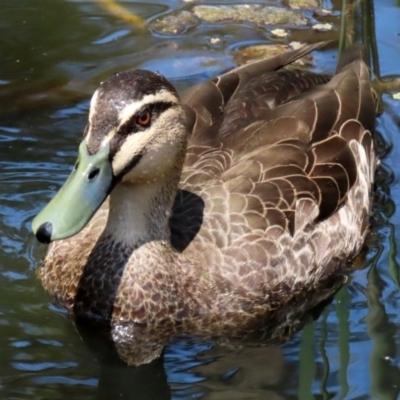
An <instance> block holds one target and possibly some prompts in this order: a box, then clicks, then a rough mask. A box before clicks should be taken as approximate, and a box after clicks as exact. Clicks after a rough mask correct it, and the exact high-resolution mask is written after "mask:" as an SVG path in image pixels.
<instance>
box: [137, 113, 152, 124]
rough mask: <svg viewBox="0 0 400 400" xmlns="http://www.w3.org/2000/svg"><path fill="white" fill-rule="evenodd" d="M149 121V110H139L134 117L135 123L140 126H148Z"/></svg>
mask: <svg viewBox="0 0 400 400" xmlns="http://www.w3.org/2000/svg"><path fill="white" fill-rule="evenodd" d="M150 121H151V114H150V111H149V110H144V111H141V112H140V113H139V114H138V115H137V117H136V123H137V124H138V125H140V126H145V127H146V126H149V125H150Z"/></svg>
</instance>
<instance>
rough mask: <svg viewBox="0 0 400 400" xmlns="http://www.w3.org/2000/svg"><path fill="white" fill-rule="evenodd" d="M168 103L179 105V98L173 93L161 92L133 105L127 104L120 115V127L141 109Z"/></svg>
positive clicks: (145, 97)
mask: <svg viewBox="0 0 400 400" xmlns="http://www.w3.org/2000/svg"><path fill="white" fill-rule="evenodd" d="M158 102H166V103H174V104H178V102H179V100H178V98H177V97H176V96H175V95H174V94H173V93H171V92H168V91H167V90H160V91H159V92H157V93H156V94H148V95H147V96H144V97H143V99H142V100H140V101H134V102H133V103H129V104H127V105H126V106H125V107H124V108H123V109H122V110H121V111H120V113H119V114H118V118H119V122H120V124H119V126H121V125H123V124H124V123H125V122H127V121H129V120H130V119H131V118H132V116H133V115H135V113H137V112H138V111H139V110H140V109H141V108H143V107H144V106H146V105H148V104H152V103H158Z"/></svg>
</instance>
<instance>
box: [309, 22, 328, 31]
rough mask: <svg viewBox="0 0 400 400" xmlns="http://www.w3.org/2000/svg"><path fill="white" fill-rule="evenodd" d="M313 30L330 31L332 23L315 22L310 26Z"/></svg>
mask: <svg viewBox="0 0 400 400" xmlns="http://www.w3.org/2000/svg"><path fill="white" fill-rule="evenodd" d="M312 28H313V29H314V30H315V31H331V30H332V28H333V25H332V24H329V23H326V24H315V25H313V27H312Z"/></svg>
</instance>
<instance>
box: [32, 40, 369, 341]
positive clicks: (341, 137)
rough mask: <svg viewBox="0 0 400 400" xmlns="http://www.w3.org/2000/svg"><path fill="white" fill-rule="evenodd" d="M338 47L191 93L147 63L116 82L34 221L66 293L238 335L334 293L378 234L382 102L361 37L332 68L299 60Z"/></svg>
mask: <svg viewBox="0 0 400 400" xmlns="http://www.w3.org/2000/svg"><path fill="white" fill-rule="evenodd" d="M324 45H325V43H316V44H311V45H305V46H303V47H301V48H299V49H296V50H291V51H287V52H285V53H283V54H280V55H277V56H274V57H271V58H268V59H264V60H260V61H256V62H253V63H249V64H246V65H243V66H239V67H237V68H235V69H233V70H231V71H228V72H226V73H224V74H222V75H220V76H217V77H215V78H213V79H211V80H209V81H206V82H203V83H200V84H198V85H196V86H193V87H191V88H189V89H187V90H186V91H184V92H183V93H180V94H178V92H177V91H176V89H175V88H174V86H173V85H172V84H171V83H170V82H169V81H168V80H167V79H166V78H165V77H164V76H162V75H161V74H159V73H157V72H151V71H148V70H141V69H133V70H128V71H125V72H120V73H116V74H114V75H113V76H112V77H110V78H109V79H108V80H106V81H104V82H102V83H101V84H100V86H99V88H98V89H97V90H96V91H95V92H94V94H93V97H92V98H91V101H90V108H89V115H88V123H87V126H86V128H85V130H84V136H83V140H82V142H81V144H80V146H79V152H78V158H77V161H76V163H75V166H74V167H73V170H72V172H71V175H70V176H69V178H68V179H67V181H66V183H65V184H64V185H63V186H62V187H61V189H60V190H59V192H58V193H57V194H56V195H55V197H54V198H53V199H52V200H51V201H50V202H49V204H48V205H47V206H46V207H45V208H44V209H43V210H42V211H41V212H40V213H39V214H38V215H37V216H36V217H35V219H34V221H33V224H32V229H33V233H34V234H35V236H36V238H37V239H38V240H39V241H40V242H42V243H46V244H48V243H50V246H49V248H48V251H47V254H46V256H45V260H44V263H43V266H42V267H41V269H40V272H39V274H40V279H41V281H42V283H43V286H44V288H45V290H46V292H47V293H48V294H49V296H50V298H51V299H52V301H54V302H55V303H56V304H58V305H60V306H62V307H64V308H66V309H67V310H68V312H69V313H70V314H71V315H74V316H81V317H82V318H88V319H91V318H93V319H98V320H104V321H107V323H109V324H111V325H112V326H120V327H121V326H125V327H127V326H129V327H131V330H130V332H135V329H136V331H138V330H142V331H143V330H146V332H148V333H149V332H153V333H154V332H160V331H163V332H169V333H170V334H171V335H172V334H176V333H199V332H207V333H208V334H210V335H218V334H228V333H229V332H235V334H238V335H239V334H240V333H241V332H250V331H251V330H254V329H256V327H257V326H258V324H259V323H260V321H263V323H264V324H267V325H268V321H270V320H272V319H274V318H280V320H281V321H283V320H286V319H288V318H289V315H291V313H292V314H293V315H294V316H295V317H294V318H297V316H298V315H299V314H298V312H301V311H304V310H305V309H307V308H311V307H314V306H315V305H316V303H319V302H321V301H323V300H324V299H327V298H328V297H329V296H331V295H332V291H334V290H337V288H338V285H337V284H336V283H335V282H338V281H340V284H343V282H344V280H345V279H346V276H347V274H348V273H349V270H350V269H351V268H350V266H351V262H352V260H353V259H354V258H355V257H356V256H357V254H358V253H359V252H360V250H361V249H362V247H363V244H364V241H365V239H366V237H367V235H368V233H369V230H370V216H371V206H372V194H373V183H374V172H375V168H376V165H377V156H376V153H375V150H374V139H373V138H374V130H375V119H376V103H377V100H376V96H375V95H374V91H373V89H372V87H371V81H370V73H369V69H368V67H367V65H366V61H365V57H364V52H363V49H362V47H361V46H360V45H351V46H349V47H348V48H347V49H345V51H344V52H343V54H342V55H341V56H340V58H339V61H338V64H337V69H336V71H335V73H334V74H333V75H329V74H322V73H316V72H312V71H308V70H304V69H299V68H296V67H294V65H293V64H294V63H295V61H296V60H298V59H300V58H301V57H303V56H305V55H307V54H309V53H311V52H312V51H314V50H317V49H319V48H321V47H322V46H324ZM339 286H340V285H339ZM296 306H297V311H296V312H295V311H293V309H294V308H296ZM296 313H297V314H296Z"/></svg>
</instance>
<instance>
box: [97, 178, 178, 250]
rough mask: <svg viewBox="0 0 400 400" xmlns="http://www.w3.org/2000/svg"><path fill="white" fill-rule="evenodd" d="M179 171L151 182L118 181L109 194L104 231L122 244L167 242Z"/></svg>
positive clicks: (131, 246)
mask: <svg viewBox="0 0 400 400" xmlns="http://www.w3.org/2000/svg"><path fill="white" fill-rule="evenodd" d="M179 178H180V170H176V171H174V174H172V175H170V176H169V177H167V178H166V179H165V180H158V181H154V182H151V183H147V182H146V183H143V184H138V183H133V182H129V181H128V182H121V183H119V184H118V185H117V186H116V187H115V188H114V190H113V192H112V193H111V195H110V207H109V216H108V221H107V225H106V228H105V232H104V233H105V234H106V235H107V236H111V237H112V238H113V239H114V240H115V241H117V242H120V243H121V244H123V245H124V246H126V247H129V248H137V247H140V246H141V245H143V244H145V243H148V242H157V241H161V242H170V230H169V223H168V220H169V217H170V214H171V209H172V205H173V201H174V199H175V196H176V191H177V186H178V182H179Z"/></svg>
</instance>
